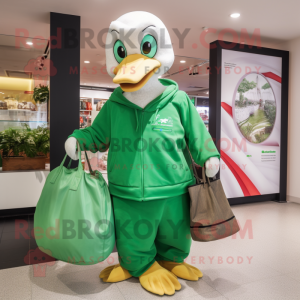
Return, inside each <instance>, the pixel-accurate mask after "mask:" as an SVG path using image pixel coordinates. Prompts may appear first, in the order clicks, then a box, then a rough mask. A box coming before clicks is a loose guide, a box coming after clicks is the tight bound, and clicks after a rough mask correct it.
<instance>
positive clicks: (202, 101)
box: [190, 95, 209, 130]
mask: <svg viewBox="0 0 300 300" xmlns="http://www.w3.org/2000/svg"><path fill="white" fill-rule="evenodd" d="M190 99H191V100H192V102H193V103H194V105H195V106H196V109H197V112H198V113H199V115H200V117H201V119H202V120H203V122H204V124H205V126H206V128H207V130H208V128H209V98H208V97H199V96H198V97H197V96H192V95H190Z"/></svg>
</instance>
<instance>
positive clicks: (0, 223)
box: [0, 219, 5, 236]
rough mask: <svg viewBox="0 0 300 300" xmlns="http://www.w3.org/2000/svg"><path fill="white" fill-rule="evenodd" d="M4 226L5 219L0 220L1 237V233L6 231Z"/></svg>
mask: <svg viewBox="0 0 300 300" xmlns="http://www.w3.org/2000/svg"><path fill="white" fill-rule="evenodd" d="M4 226H5V220H4V219H0V236H1V233H2V231H3V229H4Z"/></svg>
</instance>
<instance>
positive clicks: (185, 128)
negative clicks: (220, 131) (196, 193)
mask: <svg viewBox="0 0 300 300" xmlns="http://www.w3.org/2000/svg"><path fill="white" fill-rule="evenodd" d="M160 82H161V83H162V84H163V85H165V86H167V88H166V90H165V91H164V92H163V93H162V94H161V95H160V96H158V97H157V98H155V99H154V100H153V101H151V102H150V103H149V104H148V105H147V106H146V107H145V108H141V107H139V106H137V105H135V104H133V103H132V102H130V101H129V100H127V99H126V98H125V97H124V96H123V92H122V90H121V88H120V87H119V88H117V89H116V90H115V91H114V92H113V93H112V95H111V96H110V98H109V100H108V101H107V102H106V103H105V104H104V106H103V107H102V109H101V111H100V112H99V114H98V116H97V117H96V119H95V120H94V122H93V124H92V126H90V127H88V128H85V129H81V130H75V131H74V133H73V134H72V135H70V136H72V137H75V138H76V139H77V140H78V141H79V143H80V147H81V149H85V150H90V151H92V152H94V153H95V152H96V151H98V150H99V151H105V150H106V149H107V148H108V147H109V154H108V166H107V172H108V181H109V189H110V193H111V194H112V195H114V196H117V197H120V198H125V199H129V200H136V201H148V200H156V199H164V198H168V197H175V196H178V195H181V194H184V193H186V192H187V188H188V186H190V185H192V184H194V183H195V180H194V177H193V172H192V168H191V160H190V157H189V155H188V150H187V148H186V147H185V146H186V143H187V145H188V147H189V149H190V152H191V154H192V156H193V159H194V161H195V162H196V163H197V164H199V165H201V166H203V165H204V163H205V161H206V160H207V159H209V158H210V157H212V156H216V157H218V158H219V157H220V155H219V153H218V151H217V149H216V147H215V144H214V142H213V141H212V138H211V136H210V134H209V133H208V131H207V129H206V127H205V125H204V123H203V121H202V119H201V118H200V116H199V114H198V112H197V110H196V108H195V107H194V105H193V104H192V102H191V100H190V99H189V97H188V96H187V94H186V93H185V92H183V91H179V90H178V85H177V83H176V82H174V81H173V80H169V79H160Z"/></svg>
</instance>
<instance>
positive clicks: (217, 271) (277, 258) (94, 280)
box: [0, 202, 300, 300]
mask: <svg viewBox="0 0 300 300" xmlns="http://www.w3.org/2000/svg"><path fill="white" fill-rule="evenodd" d="M233 210H234V213H235V214H236V217H237V219H238V220H239V222H240V224H241V228H242V230H241V232H240V233H241V234H238V235H237V237H236V238H235V239H234V238H232V237H230V238H227V239H224V240H219V241H216V242H210V243H195V242H193V245H192V249H191V253H190V256H189V257H188V259H187V263H190V264H193V265H195V266H197V267H198V268H200V269H201V270H202V272H203V274H204V277H203V278H202V279H200V280H199V281H197V282H190V281H185V280H180V283H181V285H182V289H181V290H180V291H178V292H176V293H175V295H174V296H172V298H170V297H169V296H165V298H170V299H192V300H196V299H215V300H219V299H230V300H233V299H238V300H240V299H241V300H244V299H245V300H248V299H249V300H260V299H262V300H269V299H270V300H277V299H278V300H281V299H298V300H299V299H300V258H299V256H300V232H299V228H300V217H299V216H300V205H299V204H295V203H287V204H278V203H274V202H265V203H259V204H247V205H241V206H234V207H233ZM28 221H29V223H30V218H28ZM12 226H13V225H11V223H10V222H6V223H5V224H4V225H3V224H2V223H1V224H0V231H1V230H2V229H3V233H2V239H3V238H5V239H6V240H8V239H9V238H10V239H11V237H12V234H10V233H9V232H11V227H12ZM29 226H32V225H30V224H29ZM245 226H246V227H247V226H248V227H247V228H248V231H243V229H244V228H245ZM244 233H245V235H244ZM2 239H1V245H0V249H1V266H5V261H6V260H7V261H10V262H11V261H12V258H13V257H14V253H17V252H18V251H19V253H23V252H22V251H24V253H25V252H26V250H27V249H29V247H30V245H32V246H34V245H33V244H31V243H33V242H32V241H31V240H28V241H25V240H21V241H20V244H19V245H20V246H19V248H18V250H16V248H15V241H14V242H13V239H11V240H12V241H11V243H8V244H7V245H6V243H3V241H4V240H3V241H2ZM3 247H4V248H6V249H8V248H9V249H11V251H9V252H10V253H9V252H7V251H6V252H5V253H6V254H5V255H6V258H5V259H2V250H3ZM22 249H23V250H22ZM109 261H110V262H112V261H114V263H116V261H117V254H116V253H113V254H111V256H110V260H109ZM200 262H201V263H200ZM16 263H17V262H16ZM23 264H24V263H23ZM108 265H109V262H108V261H105V262H103V263H100V264H98V265H94V266H74V265H70V264H66V263H63V262H61V261H56V262H55V264H54V265H53V266H41V265H27V266H22V267H18V268H10V269H5V270H1V271H0V291H1V292H0V299H22V300H23V299H39V300H40V299H42V300H44V299H45V300H48V299H67V300H68V299H114V300H118V299H128V300H134V299H137V300H140V299H155V298H160V297H159V296H156V295H152V294H150V293H148V292H146V291H145V290H144V289H143V288H142V287H141V286H140V284H139V281H138V279H136V278H131V279H129V280H127V281H123V282H119V283H116V284H110V283H103V282H102V281H101V280H100V279H99V278H98V275H99V273H100V271H101V270H102V269H103V268H105V267H106V266H108Z"/></svg>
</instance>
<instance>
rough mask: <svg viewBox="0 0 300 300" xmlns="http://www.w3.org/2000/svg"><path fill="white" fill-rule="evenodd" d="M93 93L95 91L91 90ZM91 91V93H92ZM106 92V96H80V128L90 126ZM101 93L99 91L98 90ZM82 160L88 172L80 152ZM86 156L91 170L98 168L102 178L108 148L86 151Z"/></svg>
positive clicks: (104, 100) (103, 101) (103, 100)
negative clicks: (94, 151)
mask: <svg viewBox="0 0 300 300" xmlns="http://www.w3.org/2000/svg"><path fill="white" fill-rule="evenodd" d="M93 93H94V94H95V95H97V92H96V91H95V92H94V91H93ZM93 93H92V94H93ZM106 93H107V98H96V97H95V98H94V97H80V122H79V123H80V128H81V129H83V128H86V127H88V126H91V125H92V123H93V122H94V120H95V118H96V117H97V115H98V113H99V112H100V111H101V109H102V107H103V105H104V104H105V102H106V101H107V99H108V97H109V95H110V94H111V93H108V92H106ZM99 94H101V92H99ZM81 155H82V161H83V162H84V169H85V171H87V172H89V168H88V164H86V163H85V161H86V157H85V154H84V153H82V154H81ZM87 155H88V158H89V160H90V163H91V167H92V169H93V170H98V171H99V172H101V173H102V174H103V175H104V178H106V176H107V158H108V150H107V151H105V152H97V153H92V152H90V151H87Z"/></svg>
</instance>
